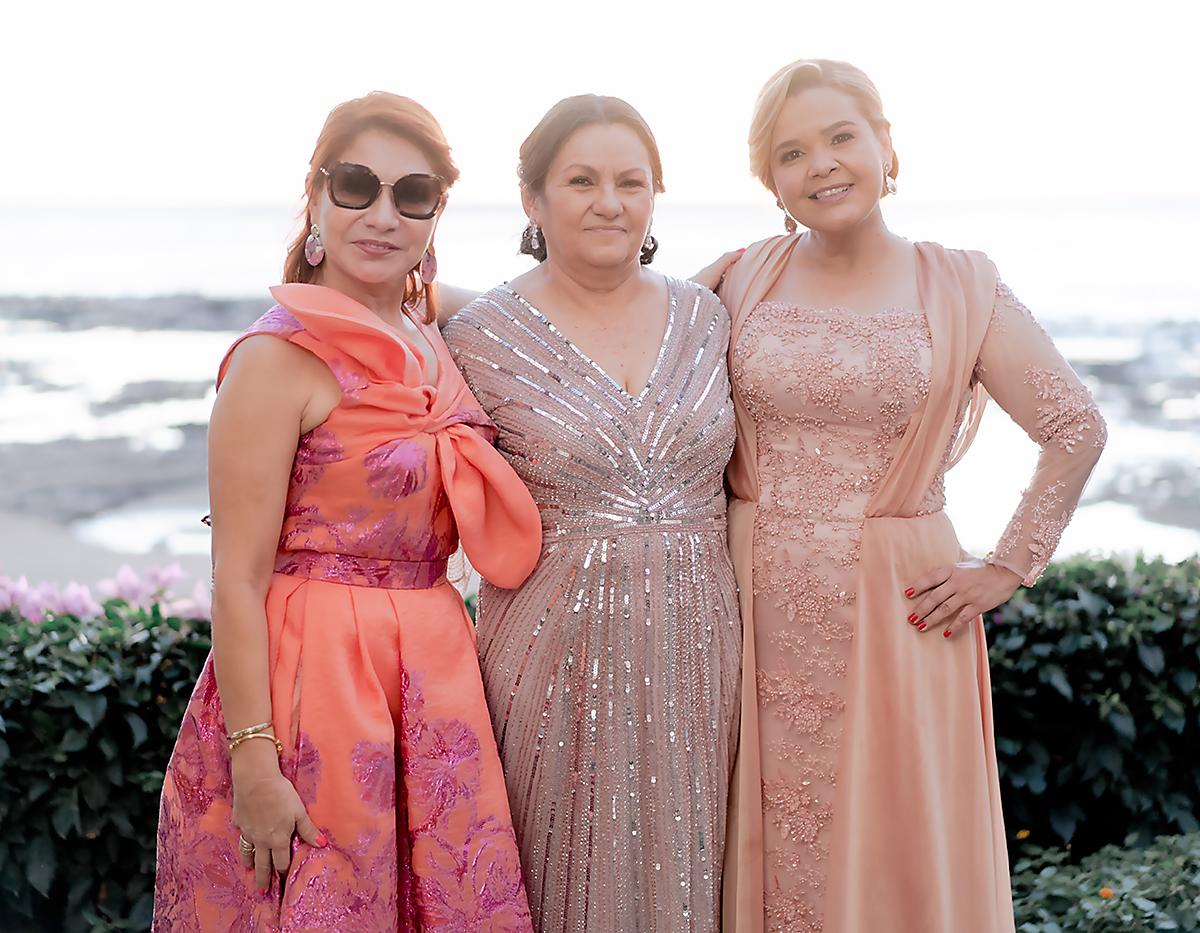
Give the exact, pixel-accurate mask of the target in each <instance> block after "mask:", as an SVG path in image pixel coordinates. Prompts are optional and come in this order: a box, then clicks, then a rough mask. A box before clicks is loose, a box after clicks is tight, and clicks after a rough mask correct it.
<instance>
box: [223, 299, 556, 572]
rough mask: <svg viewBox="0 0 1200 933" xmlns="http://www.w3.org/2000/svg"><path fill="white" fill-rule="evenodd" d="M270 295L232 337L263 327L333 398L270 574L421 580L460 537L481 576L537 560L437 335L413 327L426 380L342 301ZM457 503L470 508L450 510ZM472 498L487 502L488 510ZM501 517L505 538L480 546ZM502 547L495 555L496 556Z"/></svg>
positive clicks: (301, 468) (384, 330)
mask: <svg viewBox="0 0 1200 933" xmlns="http://www.w3.org/2000/svg"><path fill="white" fill-rule="evenodd" d="M273 294H274V295H275V297H276V299H277V300H278V301H279V304H278V305H276V306H275V307H274V308H272V309H271V310H270V311H268V312H267V313H266V314H264V315H263V316H262V317H261V318H259V320H258V321H256V322H255V323H254V324H253V325H252V326H251V327H250V328H249V329H248V330H247V331H246V332H245V333H244V334H243V335H242V337H241V338H239V342H240V340H241V339H245V338H246V337H249V336H252V335H255V334H270V335H273V336H275V337H279V338H281V339H284V340H288V341H290V342H291V343H294V344H296V345H298V346H301V347H303V348H304V349H305V350H307V351H309V352H310V353H313V354H314V355H316V356H317V357H319V358H320V359H321V360H322V361H323V362H324V363H325V364H326V365H327V366H328V367H329V369H330V371H331V372H332V373H333V375H334V377H335V378H336V379H337V382H338V385H339V387H340V388H341V392H342V396H341V399H340V401H339V402H338V404H337V406H336V407H335V408H334V409H333V411H332V412H330V414H329V416H328V418H326V420H325V421H324V422H322V423H321V424H320V425H318V426H317V427H315V428H313V429H312V430H311V431H309V432H307V433H306V434H304V435H303V436H302V437H301V438H300V440H299V443H298V445H297V449H296V457H295V461H294V463H293V466H292V473H291V477H290V480H289V483H288V490H287V501H286V507H285V511H284V518H283V524H282V528H281V532H280V538H279V549H278V555H277V559H276V567H275V569H276V571H277V572H280V573H287V574H292V575H297V576H306V577H314V578H320V579H326V580H334V581H337V582H343V583H352V584H356V585H363V586H383V587H389V588H399V589H409V588H425V587H429V586H432V585H433V584H434V583H436V582H437V581H438V580H440V579H442V578H443V577H444V575H445V568H446V562H447V559H448V558H449V556H450V555H451V554H452V553H453V552H454V551H455V550H456V548H457V547H458V544H459V536H460V531H461V532H462V538H463V544H464V547H465V548H466V549H467V551H468V555H469V556H471V557H472V560H473V562H475V564H476V566H477V568H478V569H479V570H480V571H481V572H482V573H485V574H487V573H488V572H489V570H496V571H498V572H499V573H500V575H501V576H502V577H504V576H508V575H510V571H513V570H514V568H515V566H516V564H521V565H524V567H525V569H524V573H523V574H521V579H523V578H524V576H525V575H526V574H527V573H528V571H529V569H531V568H532V563H533V560H534V559H536V554H534V555H533V556H532V557H531V554H530V548H531V547H532V545H533V543H535V542H531V541H530V540H529V539H530V537H531V536H532V537H534V538H536V537H537V535H536V528H537V512H536V507H535V506H534V505H533V503H532V500H530V499H529V496H528V493H527V492H526V491H525V489H524V488H523V487H522V486H521V484H520V483H519V481H518V480H517V479H516V477H515V476H513V475H512V472H511V470H510V469H509V468H508V466H507V465H506V464H505V463H504V461H503V459H502V458H501V457H500V456H499V455H498V454H496V453H495V451H494V450H493V449H492V447H491V442H492V441H493V439H494V438H495V427H494V426H493V425H492V422H491V421H490V420H489V419H488V417H487V416H486V415H485V414H484V413H483V410H482V408H481V407H480V405H479V403H478V402H477V401H476V400H475V398H474V396H472V395H471V392H470V390H469V389H467V387H466V384H465V383H464V382H463V379H462V376H461V375H460V374H459V372H458V370H457V369H455V367H454V365H453V363H452V362H451V360H450V358H449V354H448V353H447V352H446V349H445V345H444V344H443V343H442V341H441V338H440V337H439V336H438V335H437V332H436V329H435V328H432V327H428V326H427V327H426V329H425V335H426V336H427V338H428V339H429V341H430V343H431V345H432V346H433V347H434V351H435V352H436V353H437V354H438V357H439V366H438V370H439V371H438V374H437V377H436V378H435V379H430V378H428V372H427V368H426V367H425V365H424V363H423V361H422V360H421V357H420V355H419V354H418V353H416V352H415V351H414V349H413V348H412V347H410V346H408V345H407V343H406V342H405V340H404V339H403V338H402V337H401V335H400V334H399V333H397V332H396V331H393V330H391V329H389V328H388V327H386V326H385V325H384V324H383V323H382V322H381V321H379V320H378V319H377V318H375V316H374V315H372V314H371V312H370V311H368V310H367V309H366V308H364V307H363V306H361V305H359V304H358V303H357V302H354V301H352V300H351V299H349V298H347V297H346V296H344V295H341V294H340V293H338V292H335V291H333V290H332V289H328V288H323V287H321V286H315V285H288V286H281V287H279V288H277V289H274V290H273ZM234 346H235V347H236V346H237V344H236V343H235V345H234ZM232 352H233V351H232V349H231V350H230V353H232ZM228 359H229V356H228V355H227V356H226V362H225V363H224V364H223V365H222V370H221V375H222V376H224V371H225V368H226V366H227V364H228ZM480 497H482V498H480ZM456 498H459V499H463V500H464V504H467V505H469V506H470V508H471V511H470V512H469V513H468V512H466V511H465V510H464V509H462V508H460V509H459V510H458V512H457V513H456V511H455V499H456ZM489 499H490V500H492V501H491V502H488V500H489ZM485 504H492V505H493V508H492V510H491V512H490V514H489V512H488V510H487V509H486V508H485ZM506 520H510V521H511V522H512V523H513V524H512V526H511V527H510V528H509V529H508V530H510V531H513V532H515V533H518V534H516V540H514V541H502V540H493V541H488V540H485V539H488V538H494V537H495V536H496V533H497V532H499V531H501V530H503V529H502V526H504V525H505V521H506ZM488 521H490V522H492V525H490V526H489V525H485V522H488ZM470 538H474V539H475V540H469V539H470ZM514 544H515V545H517V546H516V547H515V549H514ZM501 547H503V548H505V549H506V551H505V552H504V553H506V554H508V555H509V556H508V557H505V558H500V557H499V548H501ZM472 550H475V551H476V554H474V555H473V554H471V551H472ZM488 551H495V552H498V553H497V554H489V553H485V552H488ZM518 552H519V553H520V556H519V557H517V559H516V560H515V561H513V558H514V557H516V555H517V554H518ZM479 558H482V560H480V559H479ZM510 564H511V565H510ZM518 582H519V581H518ZM502 585H513V584H512V583H507V584H502Z"/></svg>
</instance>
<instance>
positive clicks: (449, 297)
mask: <svg viewBox="0 0 1200 933" xmlns="http://www.w3.org/2000/svg"><path fill="white" fill-rule="evenodd" d="M481 294H482V292H476V291H472V290H471V289H469V288H460V287H459V286H457V285H447V284H445V283H439V284H438V288H437V306H438V316H437V319H438V327H445V326H446V322H447V321H448V320H450V318H452V317H454V315H456V314H457V313H458V312H459V311H461V310H462V309H463V308H464V307H465V306H466V305H467V304H469V303H470V302H472V301H474V300H475V299H476V298H478V297H479V296H480V295H481Z"/></svg>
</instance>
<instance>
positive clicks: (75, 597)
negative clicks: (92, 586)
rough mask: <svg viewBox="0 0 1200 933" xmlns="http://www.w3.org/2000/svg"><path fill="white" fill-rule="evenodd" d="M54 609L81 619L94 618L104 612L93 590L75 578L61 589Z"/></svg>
mask: <svg viewBox="0 0 1200 933" xmlns="http://www.w3.org/2000/svg"><path fill="white" fill-rule="evenodd" d="M53 611H55V612H61V613H65V614H66V615H73V616H75V617H76V618H79V619H94V618H97V617H98V616H101V615H103V614H104V608H103V607H102V606H101V605H100V604H99V603H98V602H96V600H95V599H93V598H92V594H91V591H90V590H89V589H88V588H87V587H86V586H83V585H82V584H79V583H76V582H75V581H74V580H72V581H71V582H70V583H68V584H67V585H66V587H65V588H64V589H62V590H61V591H59V593H58V601H57V604H56V605H55V606H54V607H53Z"/></svg>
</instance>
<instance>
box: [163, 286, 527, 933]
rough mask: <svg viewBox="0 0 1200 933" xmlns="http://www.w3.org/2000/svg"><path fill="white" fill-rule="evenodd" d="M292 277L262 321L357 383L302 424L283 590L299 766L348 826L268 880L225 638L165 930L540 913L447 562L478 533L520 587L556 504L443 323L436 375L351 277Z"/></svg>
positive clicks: (182, 779)
mask: <svg viewBox="0 0 1200 933" xmlns="http://www.w3.org/2000/svg"><path fill="white" fill-rule="evenodd" d="M272 293H273V294H274V296H275V298H276V300H277V301H278V302H279V305H278V306H276V307H275V308H273V309H272V310H271V311H269V312H268V313H267V314H265V315H264V316H263V317H262V318H260V319H259V320H258V321H257V322H256V323H255V324H254V325H253V326H252V327H251V328H250V329H249V330H248V331H247V332H246V334H244V335H243V338H244V337H246V336H250V335H252V334H270V335H272V336H274V337H277V338H279V339H281V340H288V341H290V342H292V343H293V344H296V345H298V346H301V347H303V348H304V349H306V350H308V351H309V352H310V353H313V354H314V355H316V356H317V357H319V358H320V359H321V360H323V361H324V362H325V363H326V364H327V365H328V366H329V368H330V370H331V371H332V372H333V374H334V375H335V376H336V378H337V380H338V383H339V384H340V385H341V389H342V400H341V402H340V403H339V404H338V406H337V407H336V408H335V409H334V410H333V412H332V413H331V414H330V415H329V418H328V419H327V420H326V421H325V422H324V423H323V424H321V425H320V426H319V427H317V428H314V429H313V430H312V431H309V432H308V433H307V434H305V435H304V436H303V437H301V438H300V444H299V447H298V449H297V451H296V459H295V464H294V467H293V471H292V476H291V482H290V484H289V488H288V494H287V506H286V512H285V517H284V521H283V528H282V531H281V535H280V539H279V550H278V554H277V558H276V563H275V574H274V576H273V577H272V579H271V582H270V587H269V590H268V592H267V598H266V618H267V637H268V651H269V663H270V691H271V709H272V719H273V721H274V726H275V734H276V735H277V736H278V737H279V738H280V739H281V740H282V741H283V744H284V752H283V755H282V757H281V759H280V766H281V769H282V771H283V774H284V776H285V777H286V778H287V779H288V780H290V781H291V782H292V783H293V784H295V786H296V789H297V791H298V792H299V794H300V798H301V800H302V801H303V802H304V804H305V806H306V808H307V809H308V813H309V815H310V816H311V817H312V819H313V822H314V823H316V825H317V827H318V828H319V829H320V830H321V831H322V832H324V833H325V834H326V835H327V836H328V838H329V845H328V846H327V847H325V848H313V847H311V846H309V845H307V844H305V843H303V842H300V841H299V840H298V839H297V840H296V841H295V842H294V844H293V853H292V863H291V867H290V869H289V871H288V874H287V883H286V885H285V886H283V887H282V890H281V885H280V882H279V878H278V876H273V878H272V883H271V887H270V890H269V891H267V892H266V893H265V894H259V893H257V891H256V890H255V888H256V885H255V878H254V873H253V872H252V871H249V870H247V869H246V868H244V867H243V866H242V865H241V862H240V858H239V853H238V830H237V828H235V827H234V825H233V823H232V822H231V805H232V785H231V783H230V771H229V753H228V751H227V749H226V743H225V739H224V733H225V723H224V720H223V716H222V712H221V698H220V696H219V695H218V691H217V683H216V678H215V677H214V674H213V666H212V659H211V657H210V659H209V661H208V663H207V664H206V665H205V667H204V670H203V673H202V674H201V676H200V680H199V683H198V684H197V685H196V690H195V692H194V694H193V695H192V699H191V702H190V703H189V705H188V708H187V712H186V714H185V716H184V720H183V724H182V727H181V728H180V732H179V738H178V741H177V743H176V746H175V751H174V754H173V755H172V756H171V761H170V764H169V766H168V768H167V773H166V779H165V781H164V783H163V793H162V806H161V811H160V818H159V827H158V870H157V879H156V885H155V902H154V928H155V929H156V930H159V931H162V933H226V931H228V933H248V931H255V933H299V931H330V930H340V931H343V933H351V931H353V933H359V931H361V933H397V931H461V930H480V931H494V933H500V931H503V933H529V930H530V917H529V908H528V905H527V902H526V898H525V890H524V886H523V884H522V880H521V870H520V865H519V862H518V855H517V846H516V840H515V838H514V836H513V829H512V821H511V819H510V817H509V808H508V799H507V794H506V792H505V787H504V778H503V775H502V773H501V768H500V759H499V756H498V754H497V751H496V744H495V740H494V739H493V737H492V729H491V720H490V718H489V716H488V710H487V706H486V704H485V701H484V694H483V684H482V682H481V680H480V674H479V664H478V661H477V656H476V648H475V635H474V629H473V628H472V626H471V622H470V619H469V618H468V617H467V614H466V611H465V609H464V607H463V602H462V598H461V597H460V596H459V594H458V591H457V590H455V589H454V587H453V586H452V585H451V584H450V583H448V582H447V580H446V563H447V558H448V557H449V556H450V555H451V554H452V553H453V552H454V551H455V549H456V547H457V545H458V542H459V540H460V537H461V541H462V544H463V547H464V549H465V551H466V553H467V555H468V557H469V558H470V560H471V562H472V563H473V564H474V566H475V567H476V568H477V569H478V570H479V571H480V572H481V573H483V574H484V575H485V576H486V577H488V578H490V579H492V580H493V581H494V582H496V583H497V584H499V585H501V586H516V585H518V584H519V583H520V582H521V581H522V580H524V579H525V577H526V576H527V575H528V573H529V572H530V570H532V568H533V565H534V563H535V562H536V561H537V558H538V553H539V548H540V544H541V523H540V521H539V518H538V512H537V508H536V506H535V505H534V503H533V500H532V499H531V498H530V496H529V493H528V492H527V491H526V489H525V486H524V484H522V483H521V481H520V480H519V479H518V478H517V476H516V474H514V473H513V471H512V469H511V468H510V467H509V466H508V464H507V463H505V461H504V459H503V458H502V457H501V456H500V454H498V453H497V452H496V451H495V450H494V448H493V447H492V446H491V443H490V442H491V440H492V439H493V438H494V437H495V428H494V427H493V425H492V423H491V422H490V421H489V420H488V418H487V416H486V415H484V413H483V410H482V409H481V408H480V406H479V403H478V402H476V401H475V398H474V397H473V396H472V395H471V393H470V392H469V391H468V390H467V387H466V385H465V383H464V382H463V379H462V376H461V375H460V374H459V372H458V370H457V369H456V368H455V367H454V364H453V362H452V361H451V359H450V356H449V353H448V352H447V351H446V347H445V344H443V343H442V341H441V338H440V337H439V336H438V333H437V328H436V326H434V325H427V326H425V328H424V333H425V336H426V337H427V338H428V339H429V341H430V342H431V344H432V345H433V347H434V349H435V350H436V352H437V355H438V370H439V371H438V374H437V376H436V378H432V379H431V378H429V377H428V375H427V373H426V371H425V367H424V364H423V362H422V360H421V358H420V356H419V354H418V353H416V352H415V351H414V350H413V349H411V348H410V347H408V346H407V345H406V344H405V343H404V342H403V340H401V339H400V337H399V336H398V334H397V333H396V332H394V331H392V330H390V329H388V328H386V327H385V326H383V325H382V324H381V322H380V321H379V319H378V318H377V317H376V316H375V315H373V314H372V313H371V312H370V311H369V310H368V309H367V308H365V307H363V306H362V305H360V304H358V303H357V302H355V301H352V300H351V299H349V298H347V297H346V296H344V295H342V294H341V293H339V292H336V291H334V290H332V289H329V288H323V287H320V286H316V285H286V286H282V287H280V288H276V289H273V290H272ZM235 346H236V344H235ZM230 352H232V350H231V351H230ZM228 359H229V357H228V356H227V357H226V364H227V362H228ZM226 364H223V365H222V368H221V369H222V375H223V374H224V370H225V365H226ZM215 520H216V521H220V516H216V517H215Z"/></svg>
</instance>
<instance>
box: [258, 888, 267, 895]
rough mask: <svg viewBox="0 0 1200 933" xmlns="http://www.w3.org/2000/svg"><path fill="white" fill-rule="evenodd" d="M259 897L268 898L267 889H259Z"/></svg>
mask: <svg viewBox="0 0 1200 933" xmlns="http://www.w3.org/2000/svg"><path fill="white" fill-rule="evenodd" d="M258 896H259V897H266V896H267V889H266V888H259V889H258Z"/></svg>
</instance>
